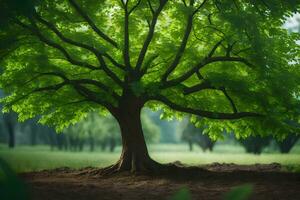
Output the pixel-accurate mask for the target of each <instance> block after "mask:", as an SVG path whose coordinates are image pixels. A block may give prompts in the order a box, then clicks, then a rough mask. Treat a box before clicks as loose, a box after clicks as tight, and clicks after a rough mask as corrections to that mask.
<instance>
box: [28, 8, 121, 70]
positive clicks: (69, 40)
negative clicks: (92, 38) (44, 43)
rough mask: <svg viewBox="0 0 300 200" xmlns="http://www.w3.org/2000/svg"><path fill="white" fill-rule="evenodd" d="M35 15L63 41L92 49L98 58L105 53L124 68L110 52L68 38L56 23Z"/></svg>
mask: <svg viewBox="0 0 300 200" xmlns="http://www.w3.org/2000/svg"><path fill="white" fill-rule="evenodd" d="M34 16H35V18H36V19H37V20H38V21H40V22H41V23H42V24H44V25H45V26H47V27H48V28H49V29H50V30H52V31H53V32H54V33H55V34H56V35H57V37H59V38H60V39H61V40H62V41H64V42H66V43H68V44H71V45H74V46H77V47H80V48H83V49H87V50H89V51H91V52H92V53H93V54H94V55H95V56H96V57H97V58H98V60H99V56H101V55H103V56H105V57H107V58H108V59H109V60H110V61H111V62H112V64H114V65H115V66H116V67H118V68H120V69H122V70H124V66H123V65H121V64H119V63H118V62H117V61H115V60H114V59H113V58H112V57H111V56H110V55H109V54H108V53H104V52H101V51H100V50H98V49H96V48H94V47H92V46H89V45H87V44H84V43H81V42H77V41H74V40H72V39H70V38H67V37H65V36H64V35H63V34H62V33H61V32H60V31H59V30H58V29H57V28H56V27H55V25H54V24H52V23H50V22H48V21H46V20H45V19H43V18H42V17H41V16H39V15H38V14H37V13H35V15H34Z"/></svg>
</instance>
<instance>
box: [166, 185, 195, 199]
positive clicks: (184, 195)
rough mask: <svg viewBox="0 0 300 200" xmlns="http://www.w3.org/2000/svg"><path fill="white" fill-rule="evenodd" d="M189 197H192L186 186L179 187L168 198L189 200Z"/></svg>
mask: <svg viewBox="0 0 300 200" xmlns="http://www.w3.org/2000/svg"><path fill="white" fill-rule="evenodd" d="M191 199H192V197H191V193H190V191H189V190H188V189H187V188H186V187H183V188H181V189H180V190H179V191H178V192H176V193H175V194H174V195H173V196H172V197H171V198H170V200H191Z"/></svg>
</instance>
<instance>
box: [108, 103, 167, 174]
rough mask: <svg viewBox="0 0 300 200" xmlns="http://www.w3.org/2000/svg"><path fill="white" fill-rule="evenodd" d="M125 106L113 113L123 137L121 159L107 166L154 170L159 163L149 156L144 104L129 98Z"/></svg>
mask: <svg viewBox="0 0 300 200" xmlns="http://www.w3.org/2000/svg"><path fill="white" fill-rule="evenodd" d="M127 100H128V101H126V102H124V104H123V106H122V105H121V106H120V108H119V109H118V110H117V111H116V112H115V113H113V115H114V116H115V118H116V119H117V121H118V123H119V126H120V130H121V138H122V153H121V157H120V159H119V161H118V162H117V163H116V164H115V165H113V166H111V167H109V168H107V169H108V170H109V171H110V170H111V171H112V172H113V171H131V172H146V171H148V172H152V171H156V170H157V168H158V167H159V166H161V165H160V164H159V163H157V162H155V161H154V160H152V159H151V158H150V156H149V153H148V150H147V146H146V142H145V139H144V134H143V130H142V124H141V116H140V115H141V109H142V106H141V105H140V104H139V103H138V102H137V99H127Z"/></svg>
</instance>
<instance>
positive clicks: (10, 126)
mask: <svg viewBox="0 0 300 200" xmlns="http://www.w3.org/2000/svg"><path fill="white" fill-rule="evenodd" d="M13 120H14V119H13V117H12V114H6V115H5V116H4V122H5V126H6V129H7V132H8V147H9V148H14V147H15V143H16V142H15V127H14V126H15V125H14V122H13Z"/></svg>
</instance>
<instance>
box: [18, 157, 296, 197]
mask: <svg viewBox="0 0 300 200" xmlns="http://www.w3.org/2000/svg"><path fill="white" fill-rule="evenodd" d="M99 172H101V169H94V168H85V169H82V170H71V169H68V168H60V169H56V170H51V171H41V172H34V173H25V174H21V177H22V179H23V180H25V182H26V183H27V184H28V185H29V188H30V193H31V196H32V199H33V200H118V199H122V200H146V199H149V200H150V199H154V200H158V199H159V200H162V199H169V198H170V196H171V195H172V194H174V193H175V192H176V191H178V190H179V189H180V188H182V187H187V188H188V189H189V190H190V192H191V195H192V198H193V199H214V200H216V199H222V198H223V196H224V193H226V192H228V191H229V190H230V189H231V188H232V187H234V186H238V185H241V184H245V183H251V184H253V186H254V193H253V194H252V196H251V199H255V200H259V199H263V200H269V199H272V200H273V199H274V200H275V199H280V200H283V199H289V200H293V199H295V200H299V199H300V174H295V173H288V172H283V171H282V170H281V166H280V165H279V164H269V165H248V166H247V165H234V164H219V163H214V164H211V165H207V166H202V168H195V167H194V168H182V169H180V170H178V171H177V172H173V173H172V174H169V175H168V174H167V175H156V176H154V175H141V174H140V175H139V174H135V175H133V174H129V173H119V174H115V175H105V176H103V175H99Z"/></svg>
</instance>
